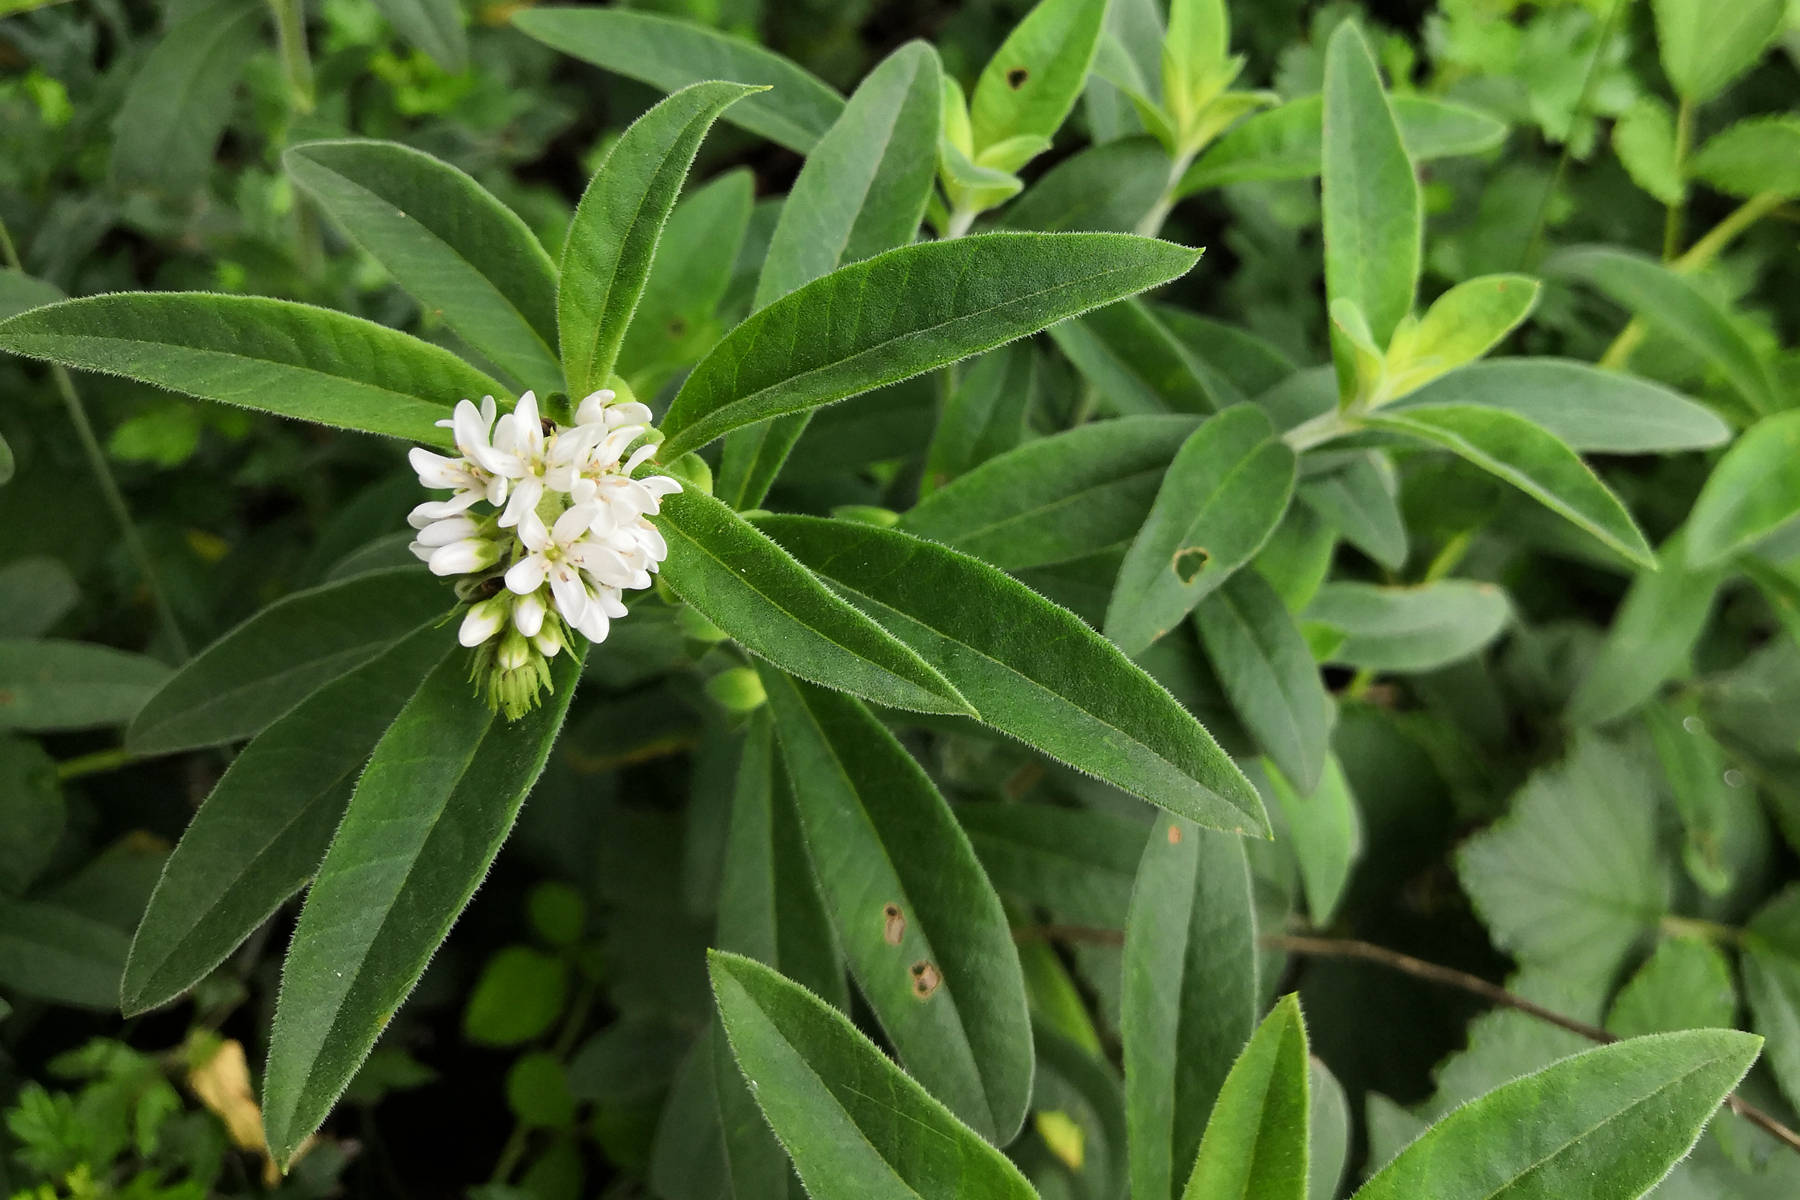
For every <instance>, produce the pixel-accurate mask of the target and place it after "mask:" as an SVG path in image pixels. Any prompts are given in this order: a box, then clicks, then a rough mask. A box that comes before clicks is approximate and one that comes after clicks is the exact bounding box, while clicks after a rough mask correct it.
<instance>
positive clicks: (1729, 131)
mask: <svg viewBox="0 0 1800 1200" xmlns="http://www.w3.org/2000/svg"><path fill="white" fill-rule="evenodd" d="M1688 166H1689V169H1690V170H1691V171H1692V172H1693V174H1694V176H1695V178H1697V179H1703V180H1705V181H1706V182H1707V183H1710V184H1711V185H1712V186H1714V187H1716V188H1718V189H1719V190H1720V191H1722V192H1728V193H1730V194H1731V195H1733V196H1741V197H1744V198H1745V199H1748V198H1750V197H1751V196H1760V195H1764V194H1768V193H1773V194H1774V195H1777V196H1800V116H1797V115H1795V114H1792V113H1788V114H1784V115H1781V116H1772V117H1750V118H1747V119H1746V120H1742V121H1739V122H1738V123H1737V124H1735V125H1731V126H1728V127H1727V128H1726V129H1725V130H1724V131H1723V132H1721V133H1717V134H1714V135H1713V136H1712V137H1711V138H1709V139H1708V140H1707V142H1706V144H1705V145H1704V146H1701V147H1700V149H1699V151H1698V152H1697V153H1696V154H1695V155H1694V157H1693V159H1692V160H1690V162H1689V164H1688Z"/></svg>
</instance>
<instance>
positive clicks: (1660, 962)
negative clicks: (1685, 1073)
mask: <svg viewBox="0 0 1800 1200" xmlns="http://www.w3.org/2000/svg"><path fill="white" fill-rule="evenodd" d="M1737 1007H1738V1002H1737V989H1736V988H1735V987H1733V986H1732V983H1731V964H1730V963H1728V962H1726V961H1725V956H1724V955H1723V954H1721V953H1719V951H1718V949H1717V948H1716V947H1714V946H1713V945H1712V944H1711V943H1709V942H1703V941H1701V940H1699V939H1698V938H1687V937H1680V938H1671V939H1669V940H1668V941H1665V942H1662V943H1661V944H1659V945H1658V946H1657V947H1656V951H1655V953H1653V954H1651V955H1650V958H1649V960H1648V961H1647V962H1645V963H1644V965H1643V966H1641V967H1639V968H1638V970H1637V973H1636V974H1635V975H1633V976H1632V977H1631V979H1630V981H1629V982H1627V983H1626V985H1625V986H1624V988H1622V989H1621V990H1620V992H1619V994H1618V996H1617V998H1615V999H1614V1000H1613V1003H1612V1010H1611V1011H1610V1012H1608V1013H1607V1016H1606V1028H1607V1030H1608V1032H1611V1033H1614V1034H1617V1035H1618V1036H1619V1037H1624V1038H1629V1037H1642V1036H1643V1035H1645V1034H1650V1033H1674V1032H1676V1031H1677V1030H1680V1029H1730V1028H1731V1027H1732V1026H1733V1025H1734V1024H1735V1023H1736V1021H1737ZM1769 1053H1770V1056H1771V1060H1772V1059H1773V1056H1774V1054H1775V1047H1773V1046H1771V1047H1770V1049H1769Z"/></svg>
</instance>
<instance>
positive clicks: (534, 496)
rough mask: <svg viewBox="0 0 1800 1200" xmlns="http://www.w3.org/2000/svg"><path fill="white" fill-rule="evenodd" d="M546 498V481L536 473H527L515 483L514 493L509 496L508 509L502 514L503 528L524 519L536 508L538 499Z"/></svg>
mask: <svg viewBox="0 0 1800 1200" xmlns="http://www.w3.org/2000/svg"><path fill="white" fill-rule="evenodd" d="M543 498H544V481H543V480H542V479H539V478H538V477H537V476H536V475H527V476H525V478H523V479H521V480H519V482H518V483H516V484H514V485H513V490H512V495H511V496H509V497H508V498H507V501H506V511H504V512H502V513H501V514H500V525H501V527H502V528H505V529H511V528H512V527H513V526H514V525H517V524H518V523H519V522H520V521H521V520H523V519H524V517H525V514H526V513H528V512H530V511H531V510H532V509H534V508H536V507H537V505H538V501H539V500H542V499H543Z"/></svg>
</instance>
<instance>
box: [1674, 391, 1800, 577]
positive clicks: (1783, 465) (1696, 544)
mask: <svg viewBox="0 0 1800 1200" xmlns="http://www.w3.org/2000/svg"><path fill="white" fill-rule="evenodd" d="M1797 516H1800V412H1785V413H1781V414H1780V415H1779V416H1773V417H1768V418H1766V419H1764V420H1761V421H1758V422H1757V423H1756V424H1755V425H1752V426H1751V427H1750V428H1749V429H1748V430H1747V431H1745V433H1744V436H1743V437H1741V438H1739V439H1738V440H1737V442H1736V443H1735V444H1734V445H1733V446H1732V447H1731V449H1729V450H1727V451H1726V452H1725V457H1723V458H1721V459H1720V460H1719V465H1718V466H1716V467H1714V468H1713V473H1712V474H1711V475H1710V476H1708V477H1707V480H1706V486H1705V487H1703V488H1701V489H1700V498H1699V499H1698V500H1696V501H1695V502H1694V511H1693V514H1692V515H1691V516H1690V517H1689V518H1688V523H1687V565H1688V566H1689V567H1691V568H1694V569H1697V570H1704V569H1705V568H1707V567H1711V566H1716V565H1718V564H1720V563H1722V562H1724V561H1725V560H1726V559H1729V558H1730V557H1731V556H1733V555H1734V554H1737V553H1739V552H1741V551H1744V550H1747V549H1749V548H1750V547H1751V546H1753V545H1755V544H1756V543H1757V542H1758V541H1760V540H1761V539H1762V538H1764V537H1767V536H1768V535H1769V534H1771V533H1774V532H1775V531H1776V530H1777V529H1780V528H1781V527H1782V526H1784V525H1786V524H1787V523H1788V522H1790V521H1792V520H1793V519H1794V518H1795V517H1797Z"/></svg>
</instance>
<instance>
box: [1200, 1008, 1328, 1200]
mask: <svg viewBox="0 0 1800 1200" xmlns="http://www.w3.org/2000/svg"><path fill="white" fill-rule="evenodd" d="M1307 1084H1308V1071H1307V1055H1306V1023H1305V1021H1304V1020H1303V1019H1302V1018H1301V1016H1300V997H1299V995H1298V993H1294V994H1290V995H1287V996H1283V997H1282V998H1281V999H1280V1000H1279V1001H1277V1002H1276V1004H1275V1011H1274V1012H1271V1013H1270V1014H1269V1015H1268V1016H1267V1017H1265V1018H1264V1019H1263V1023H1262V1024H1261V1025H1258V1026H1257V1027H1256V1032H1255V1033H1253V1034H1251V1035H1250V1042H1249V1044H1248V1045H1246V1046H1245V1047H1244V1052H1243V1053H1242V1054H1240V1055H1238V1059H1237V1061H1236V1062H1235V1063H1233V1064H1231V1073H1230V1074H1229V1075H1227V1076H1226V1077H1225V1085H1224V1086H1223V1087H1221V1088H1220V1089H1219V1099H1218V1103H1216V1104H1214V1105H1213V1111H1212V1117H1211V1119H1210V1120H1208V1121H1207V1123H1206V1134H1205V1136H1203V1137H1202V1138H1201V1139H1200V1152H1199V1154H1198V1155H1197V1156H1196V1157H1195V1159H1194V1173H1193V1174H1192V1175H1189V1176H1188V1182H1187V1188H1186V1189H1185V1190H1184V1191H1183V1192H1182V1193H1181V1194H1182V1200H1214V1198H1215V1197H1225V1196H1242V1197H1250V1196H1254V1197H1256V1200H1306V1188H1307V1175H1308V1171H1307V1162H1308V1155H1307V1144H1308V1141H1309V1133H1310V1125H1311V1101H1310V1098H1309V1096H1308V1089H1307Z"/></svg>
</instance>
